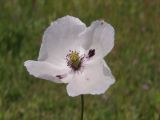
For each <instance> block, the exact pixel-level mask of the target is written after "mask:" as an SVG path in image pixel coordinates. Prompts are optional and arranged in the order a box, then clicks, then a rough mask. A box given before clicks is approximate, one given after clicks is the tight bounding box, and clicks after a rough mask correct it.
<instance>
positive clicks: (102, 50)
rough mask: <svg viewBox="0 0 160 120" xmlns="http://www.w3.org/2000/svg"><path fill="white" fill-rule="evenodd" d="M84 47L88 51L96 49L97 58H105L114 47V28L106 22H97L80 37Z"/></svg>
mask: <svg viewBox="0 0 160 120" xmlns="http://www.w3.org/2000/svg"><path fill="white" fill-rule="evenodd" d="M80 37H81V39H82V41H83V42H82V46H83V47H84V48H85V49H86V50H88V49H95V50H96V56H97V55H98V56H101V57H104V56H105V55H107V54H108V53H109V52H110V51H111V49H112V48H113V46H114V28H113V27H112V26H111V25H110V24H108V23H106V22H104V21H102V20H101V21H98V20H97V21H95V22H93V23H92V24H91V26H90V27H88V28H87V29H86V30H85V31H84V32H82V33H81V35H80Z"/></svg>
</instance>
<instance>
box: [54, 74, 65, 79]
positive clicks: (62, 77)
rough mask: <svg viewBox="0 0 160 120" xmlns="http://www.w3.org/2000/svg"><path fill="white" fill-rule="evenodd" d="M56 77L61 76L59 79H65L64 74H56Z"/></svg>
mask: <svg viewBox="0 0 160 120" xmlns="http://www.w3.org/2000/svg"><path fill="white" fill-rule="evenodd" d="M56 77H57V78H59V79H63V78H64V76H63V75H56Z"/></svg>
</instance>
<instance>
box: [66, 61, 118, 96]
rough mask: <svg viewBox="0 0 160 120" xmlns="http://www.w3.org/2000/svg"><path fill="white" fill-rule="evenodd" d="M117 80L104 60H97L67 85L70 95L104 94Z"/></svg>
mask: <svg viewBox="0 0 160 120" xmlns="http://www.w3.org/2000/svg"><path fill="white" fill-rule="evenodd" d="M114 82H115V79H114V77H113V76H112V73H111V71H110V70H109V69H108V67H107V65H106V64H105V65H104V62H103V61H98V62H97V61H96V62H93V63H90V64H89V65H88V66H86V67H84V70H83V71H82V72H81V73H76V74H75V75H74V77H73V79H72V80H71V81H70V82H69V84H68V85H67V92H68V94H69V96H73V97H74V96H78V95H81V94H93V95H94V94H102V93H104V92H105V91H106V90H107V89H108V88H109V87H110V86H111V85H112V84H113V83H114Z"/></svg>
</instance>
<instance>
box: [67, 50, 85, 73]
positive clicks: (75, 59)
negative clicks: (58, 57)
mask: <svg viewBox="0 0 160 120" xmlns="http://www.w3.org/2000/svg"><path fill="white" fill-rule="evenodd" d="M83 58H84V57H81V56H80V55H79V53H78V52H77V51H70V53H69V54H67V56H66V59H67V65H68V66H69V67H71V68H72V69H73V70H75V71H76V70H79V69H80V67H81V64H82V61H83Z"/></svg>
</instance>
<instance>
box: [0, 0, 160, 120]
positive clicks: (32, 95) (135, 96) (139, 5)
mask: <svg viewBox="0 0 160 120" xmlns="http://www.w3.org/2000/svg"><path fill="white" fill-rule="evenodd" d="M159 6H160V1H159V0H153V1H151V0H134V1H133V0H126V1H125V0H114V1H113V0H95V1H94V0H61V1H60V0H50V1H49V0H48V1H47V0H26V1H25V0H1V1H0V120H79V118H80V97H74V98H72V97H69V96H68V95H67V93H66V88H65V85H62V84H55V83H52V82H49V81H45V80H40V79H36V78H34V77H32V76H29V75H28V73H27V72H26V70H25V68H24V66H23V62H24V61H25V60H28V59H37V56H38V52H39V48H40V44H41V38H42V35H43V32H44V30H45V29H46V27H47V26H48V25H49V24H50V22H51V21H53V20H55V19H57V18H59V17H62V16H64V15H67V14H69V15H73V16H76V17H79V18H80V19H81V20H82V21H83V22H85V23H86V24H87V25H89V24H90V23H91V22H92V21H94V20H96V19H104V20H105V21H108V22H109V23H111V24H112V25H113V26H114V28H115V30H116V41H115V47H114V49H113V51H112V52H111V53H110V54H109V55H108V56H107V57H106V61H107V62H108V64H109V66H110V67H111V69H112V72H113V75H114V76H115V77H116V80H117V81H116V83H115V84H114V85H113V86H112V87H111V88H110V89H109V90H108V91H107V92H106V93H105V94H104V95H99V96H91V95H87V96H85V115H84V117H85V120H159V119H160V81H159V80H160V62H159V61H160V54H159V52H160V27H159V26H160V7H159ZM144 85H148V87H149V88H148V89H144Z"/></svg>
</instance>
